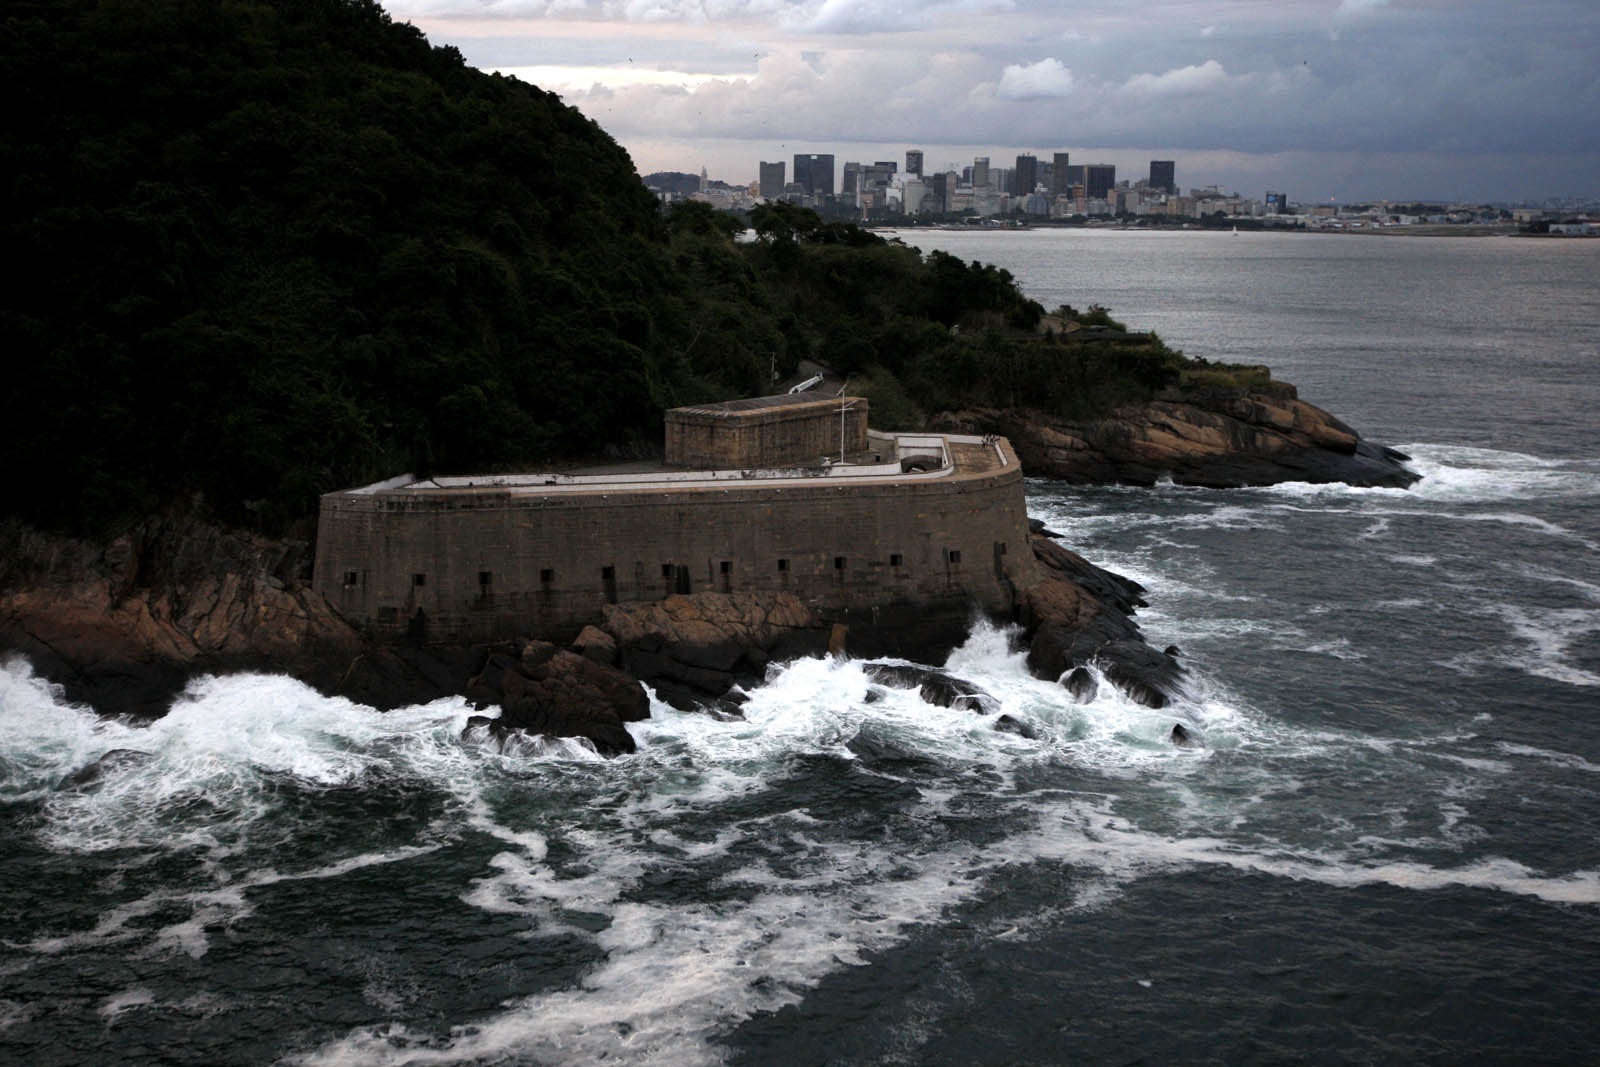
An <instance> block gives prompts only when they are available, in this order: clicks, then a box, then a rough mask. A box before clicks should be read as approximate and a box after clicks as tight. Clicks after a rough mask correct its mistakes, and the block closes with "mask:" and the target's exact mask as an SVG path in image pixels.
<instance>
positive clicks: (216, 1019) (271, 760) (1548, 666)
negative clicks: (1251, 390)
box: [0, 231, 1600, 1065]
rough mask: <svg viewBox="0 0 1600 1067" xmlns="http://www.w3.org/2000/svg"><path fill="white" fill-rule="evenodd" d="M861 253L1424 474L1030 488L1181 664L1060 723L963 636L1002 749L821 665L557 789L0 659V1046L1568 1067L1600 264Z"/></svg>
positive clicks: (353, 731)
mask: <svg viewBox="0 0 1600 1067" xmlns="http://www.w3.org/2000/svg"><path fill="white" fill-rule="evenodd" d="M906 239H907V240H908V241H910V240H915V241H917V242H919V243H925V244H930V245H940V246H942V247H946V248H948V249H949V250H950V251H952V252H954V253H956V254H958V255H961V256H963V257H965V258H979V259H983V260H985V261H987V262H994V263H998V264H1000V265H1002V266H1005V267H1006V268H1007V269H1009V270H1011V271H1012V272H1013V273H1014V274H1016V275H1017V276H1018V278H1019V279H1021V280H1022V282H1023V284H1024V285H1025V287H1026V288H1027V289H1028V290H1029V291H1030V292H1031V293H1033V294H1034V295H1035V296H1036V297H1037V298H1038V299H1040V301H1041V302H1042V303H1045V304H1046V305H1047V306H1053V305H1054V304H1057V303H1061V302H1070V303H1073V304H1075V305H1077V306H1080V307H1081V306H1084V305H1087V304H1089V303H1095V302H1097V303H1102V304H1106V305H1108V306H1110V307H1111V308H1112V309H1113V310H1114V312H1116V313H1117V314H1119V316H1120V317H1122V318H1124V319H1126V320H1128V321H1129V322H1130V324H1132V325H1135V326H1140V327H1153V328H1155V329H1156V330H1158V331H1159V332H1160V333H1161V334H1162V335H1163V336H1164V337H1165V338H1166V339H1167V340H1168V341H1169V342H1170V343H1173V344H1175V345H1177V346H1178V347H1182V348H1184V349H1185V350H1187V351H1189V352H1190V353H1191V354H1195V355H1205V356H1208V357H1209V358H1214V359H1224V358H1227V359H1245V360H1248V361H1251V362H1258V361H1259V362H1266V363H1269V364H1271V365H1272V366H1273V367H1274V368H1275V370H1277V372H1278V373H1279V376H1280V377H1283V378H1286V379H1288V380H1291V381H1295V382H1297V383H1298V384H1299V385H1300V386H1301V387H1302V393H1303V395H1305V396H1306V397H1307V398H1308V399H1310V400H1312V401H1314V402H1317V403H1320V404H1322V405H1323V406H1325V407H1328V408H1330V409H1331V410H1333V411H1334V412H1335V413H1336V414H1339V415H1341V416H1342V417H1344V418H1346V419H1347V420H1348V421H1350V422H1352V423H1353V424H1354V425H1356V426H1357V427H1358V428H1359V429H1361V430H1362V431H1363V432H1365V433H1367V434H1368V435H1369V436H1371V437H1373V438H1375V439H1377V440H1379V441H1381V442H1383V443H1385V444H1391V445H1395V446H1398V447H1400V448H1402V449H1404V450H1405V451H1407V452H1409V453H1410V454H1411V455H1412V456H1413V457H1414V465H1415V467H1416V469H1417V470H1418V471H1419V472H1420V473H1422V474H1423V475H1424V479H1423V481H1422V482H1420V483H1419V484H1418V485H1417V486H1416V487H1415V488H1413V489H1411V490H1357V489H1349V488H1344V487H1325V486H1317V487H1312V486H1305V485H1288V486H1281V487H1276V488H1271V489H1255V490H1238V491H1227V492H1217V491H1208V490H1198V489H1185V488H1178V487H1172V486H1158V487H1156V488H1155V489H1153V490H1136V489H1124V488H1116V487H1107V488H1094V489H1072V488H1069V487H1065V486H1060V485H1054V484H1051V483H1049V482H1045V481H1034V482H1032V483H1030V486H1029V494H1030V510H1031V511H1032V512H1033V513H1034V514H1035V515H1036V516H1038V517H1040V518H1043V519H1045V520H1046V521H1047V522H1048V523H1049V525H1050V526H1051V527H1052V528H1054V529H1056V530H1058V531H1060V532H1061V533H1062V534H1063V535H1064V538H1065V540H1066V542H1067V543H1068V544H1070V545H1071V546H1072V547H1074V548H1076V549H1078V550H1079V551H1081V552H1083V553H1084V554H1085V555H1087V556H1088V557H1089V558H1091V559H1093V560H1095V561H1097V562H1099V563H1101V564H1103V565H1106V566H1109V567H1111V568H1112V569H1114V570H1118V571H1120V572H1122V573H1125V574H1128V575H1130V576H1131V577H1134V578H1136V579H1137V580H1139V581H1140V582H1142V583H1144V585H1145V586H1146V587H1147V588H1148V594H1147V598H1148V600H1149V601H1150V606H1149V607H1148V608H1146V609H1145V610H1143V611H1142V612H1141V614H1140V619H1141V622H1142V624H1143V626H1144V628H1145V630H1146V632H1147V634H1148V635H1149V637H1150V639H1151V640H1152V642H1154V643H1156V644H1157V645H1166V644H1177V645H1178V646H1179V647H1180V648H1181V649H1182V658H1183V660H1184V662H1185V663H1186V664H1187V665H1188V667H1189V669H1190V682H1189V692H1188V693H1187V695H1186V696H1185V697H1184V698H1183V699H1182V700H1180V701H1179V702H1178V703H1177V704H1176V705H1175V706H1174V707H1172V708H1169V709H1166V710H1164V711H1153V710H1151V709H1147V708H1143V707H1140V706H1138V705H1136V704H1133V703H1131V702H1129V701H1127V700H1125V699H1123V698H1122V697H1121V696H1119V695H1118V694H1117V693H1116V692H1115V691H1114V690H1112V689H1111V688H1110V687H1109V686H1102V687H1101V688H1100V691H1099V693H1098V695H1097V696H1096V697H1095V699H1094V700H1092V701H1090V702H1089V703H1086V704H1081V705H1080V704H1074V703H1072V702H1071V701H1070V700H1069V699H1068V698H1067V696H1066V694H1065V692H1064V691H1063V690H1061V689H1060V688H1059V687H1057V686H1055V685H1054V684H1052V683H1047V682H1042V681H1039V680H1037V679H1033V678H1030V677H1029V676H1028V674H1027V672H1026V670H1025V669H1024V667H1023V663H1022V657H1021V654H1020V653H1018V652H1017V651H1015V650H1014V648H1013V647H1012V642H1011V640H1010V635H1008V634H1007V633H1005V632H1003V631H996V630H992V629H988V628H985V627H979V628H977V629H976V630H975V631H974V633H973V635H972V636H971V638H970V639H969V641H968V642H967V644H966V645H965V646H964V647H962V648H961V649H959V650H957V652H956V653H954V655H953V656H952V657H951V660H950V663H949V664H948V667H949V669H950V670H951V671H953V672H954V673H956V674H958V675H960V676H962V677H965V678H969V679H971V680H973V681H975V682H977V683H979V684H981V685H982V686H984V687H985V688H987V689H988V690H989V691H990V692H991V693H993V694H994V695H995V696H996V697H998V698H999V700H1000V702H1001V705H1002V708H1003V710H1004V712H1006V713H1007V714H1010V715H1012V716H1014V717H1017V718H1019V719H1022V720H1025V721H1026V722H1028V723H1029V724H1030V725H1032V726H1033V727H1034V728H1035V730H1036V732H1037V733H1038V737H1037V738H1034V739H1026V738H1022V737H1019V736H1017V735H1015V734H1010V733H1002V732H998V731H996V730H995V729H994V722H993V719H994V717H993V716H989V717H984V716H978V715H973V714H970V713H967V712H964V711H957V710H952V709H944V708H937V707H931V706H928V705H926V704H924V703H923V702H922V701H921V700H920V698H919V697H918V696H917V694H916V693H914V692H909V691H907V692H901V691H888V692H886V693H885V694H883V698H882V699H877V700H873V701H870V702H869V700H868V699H867V697H868V692H869V688H870V685H869V682H868V681H867V678H866V676H865V674H864V673H863V670H862V666H861V665H860V664H858V663H851V662H843V663H836V662H823V661H803V662H799V663H796V664H792V665H789V666H786V667H783V668H780V669H777V670H775V671H774V672H773V674H772V677H771V678H770V680H769V683H768V684H767V685H766V686H765V687H763V688H761V689H759V690H757V691H756V692H754V693H753V694H752V698H751V701H750V703H749V705H748V706H747V709H746V710H747V719H746V721H744V722H731V723H730V722H719V721H715V720H713V719H711V718H709V717H706V716H700V715H693V714H683V713H679V712H676V711H673V710H672V709H670V708H668V707H665V706H656V707H655V708H654V713H653V716H652V718H651V719H650V721H648V722H647V723H643V724H639V725H637V726H636V727H635V733H636V735H637V736H638V738H639V740H640V751H639V752H638V753H637V754H636V755H634V756H630V757H626V758H623V759H618V760H612V761H605V760H601V759H599V758H598V757H596V756H595V755H594V754H593V753H592V752H590V751H588V750H587V749H585V748H584V747H582V746H581V745H578V744H575V743H571V742H558V743H552V744H549V745H540V746H532V747H530V749H529V751H527V752H525V753H521V754H518V755H514V756H507V755H502V754H499V753H497V752H494V751H490V750H486V749H483V748H479V747H476V746H474V745H472V744H470V743H463V742H462V741H461V740H460V733H461V729H462V727H463V725H464V724H465V721H466V717H467V714H468V710H467V708H466V707H465V706H464V705H463V704H462V703H461V702H460V701H457V700H447V701H441V702H438V703H435V704H431V705H427V706H423V707H415V708H409V709H405V710H402V711H398V712H392V713H389V714H379V713H376V712H374V711H372V710H370V709H367V708H363V707H360V706H357V705H353V704H351V703H349V702H346V701H342V700H330V699H327V698H324V697H321V696H319V695H317V694H316V693H314V692H312V691H309V690H307V689H305V688H304V687H302V686H300V685H298V684H297V683H295V682H293V681H291V680H288V679H285V678H280V677H271V676H260V675H252V676H236V677H228V678H200V679H196V680H195V681H194V682H193V684H192V685H191V686H190V688H189V690H188V691H187V692H186V693H185V694H184V696H183V697H182V698H181V699H180V700H179V701H178V702H177V703H176V704H175V706H174V707H173V709H172V711H171V712H170V713H169V714H168V715H167V716H166V717H164V718H163V719H161V720H158V721H156V722H154V723H150V724H143V725H140V724H128V723H122V722H116V721H108V720H103V719H101V718H99V717H97V716H95V715H94V714H93V713H92V712H89V711H87V710H85V709H81V708H74V707H71V706H69V705H67V704H65V703H64V702H63V701H62V699H61V697H60V695H59V694H58V693H57V692H55V691H53V690H52V689H51V687H50V686H48V685H47V684H45V683H44V682H42V681H41V680H39V679H38V678H36V677H35V676H34V675H33V673H32V671H31V668H30V667H29V665H28V664H27V663H26V662H24V661H21V660H15V659H14V660H12V661H10V662H8V663H6V664H5V665H4V669H3V671H0V825H3V826H4V830H5V832H4V834H3V835H0V905H3V906H0V1061H5V1062H17V1063H27V1064H39V1065H47V1064H62V1065H67V1064H72V1065H78V1064H196V1065H198V1064H206V1065H222V1064H266V1063H283V1064H296V1065H301V1064H303V1065H334V1064H352V1065H353V1064H396V1065H398V1064H418V1065H421V1064H568V1063H592V1062H606V1063H622V1064H628V1063H651V1064H657V1063H670V1064H716V1063H728V1064H752V1065H754V1064H772V1063H796V1064H833V1063H838V1064H847V1063H871V1064H900V1063H916V1064H925V1063H926V1064H1001V1063H1041V1064H1066V1063H1074V1064H1075V1063H1134V1062H1149V1063H1164V1062H1215V1063H1226V1064H1236V1063H1278V1062H1285V1061H1290V1060H1313V1061H1321V1062H1338V1063H1348V1062H1355V1063H1400V1062H1429V1063H1451V1064H1455V1063H1464V1062H1472V1063H1482V1062H1490V1063H1494V1062H1498V1063H1534V1062H1537V1063H1590V1062H1593V1061H1594V1058H1595V1055H1596V1053H1595V1049H1596V1048H1600V1012H1597V1011H1596V1010H1595V997H1596V992H1597V989H1600V803H1597V796H1600V562H1597V561H1600V446H1597V445H1596V444H1595V441H1594V437H1593V435H1594V433H1595V431H1596V429H1597V428H1600V427H1597V416H1596V414H1595V413H1596V411H1597V409H1600V403H1597V402H1600V395H1597V392H1596V390H1597V388H1600V386H1597V382H1600V347H1597V339H1600V328H1597V327H1600V312H1597V301H1596V299H1595V294H1596V292H1597V284H1600V242H1570V243H1568V242H1557V241H1518V240H1512V239H1480V240H1465V239H1448V238H1446V239H1429V238H1414V239H1411V238H1408V239H1379V238H1359V237H1341V236H1326V237H1322V236H1306V235H1276V234H1273V235H1266V234H1263V235H1256V234H1248V235H1246V234H1241V235H1239V237H1237V238H1235V237H1232V236H1231V235H1227V234H1204V233H1180V234H1114V233H1092V232H1082V231H1079V232H1061V233H1037V234H965V233H937V234H917V235H909V234H908V235H906ZM1175 722H1182V723H1184V724H1185V725H1186V726H1187V727H1189V728H1190V729H1191V730H1192V732H1193V733H1194V734H1195V735H1196V736H1197V737H1198V738H1199V739H1200V740H1201V742H1202V744H1201V745H1200V746H1198V747H1195V748H1175V747H1173V746H1172V745H1170V744H1169V743H1168V742H1167V736H1168V734H1169V732H1170V730H1171V728H1172V725H1173V724H1174V723H1175ZM107 754H112V755H109V756H108V755H107ZM97 760H100V761H101V762H100V763H99V766H100V768H101V772H100V774H99V776H98V777H97V778H96V779H95V780H93V781H88V782H77V783H69V782H64V780H65V779H67V778H68V777H69V776H71V775H73V774H74V773H75V772H78V771H80V770H81V769H82V768H85V767H86V766H89V765H91V764H94V763H95V762H96V761H97Z"/></svg>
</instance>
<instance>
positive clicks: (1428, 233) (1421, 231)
mask: <svg viewBox="0 0 1600 1067" xmlns="http://www.w3.org/2000/svg"><path fill="white" fill-rule="evenodd" d="M866 228H867V229H869V230H873V231H878V230H885V231H896V232H904V231H918V230H926V231H928V232H952V233H1031V232H1035V231H1044V230H1099V231H1114V232H1126V233H1207V232H1211V233H1222V234H1226V233H1235V232H1237V233H1283V234H1338V235H1341V236H1343V235H1349V236H1355V237H1551V238H1561V239H1573V238H1578V239H1581V238H1582V237H1583V236H1584V235H1581V234H1548V233H1524V232H1523V231H1522V230H1521V229H1520V228H1519V227H1517V226H1516V224H1513V223H1508V224H1506V225H1500V226H1471V225H1459V226H1457V225H1450V224H1427V223H1423V224H1420V225H1414V226H1382V227H1376V226H1374V227H1366V226H1363V227H1359V228H1345V227H1332V226H1328V227H1322V226H1251V227H1248V228H1246V229H1241V230H1233V229H1231V228H1229V227H1226V226H1122V225H1115V224H1110V225H1076V226H1057V225H1052V224H1049V223H1045V224H1043V225H1032V226H1011V225H1000V226H962V225H949V224H945V223H941V224H939V225H935V226H905V225H873V226H868V227H866Z"/></svg>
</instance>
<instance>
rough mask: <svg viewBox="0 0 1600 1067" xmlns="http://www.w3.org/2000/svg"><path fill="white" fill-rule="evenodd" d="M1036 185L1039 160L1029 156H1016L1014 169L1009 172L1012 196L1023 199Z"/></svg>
mask: <svg viewBox="0 0 1600 1067" xmlns="http://www.w3.org/2000/svg"><path fill="white" fill-rule="evenodd" d="M1038 183H1039V160H1038V159H1037V158H1035V157H1034V156H1031V155H1021V156H1018V157H1017V166H1016V169H1015V170H1013V171H1012V172H1011V192H1012V195H1014V196H1019V197H1025V196H1027V195H1028V194H1029V193H1031V192H1033V187H1034V186H1035V185H1037V184H1038Z"/></svg>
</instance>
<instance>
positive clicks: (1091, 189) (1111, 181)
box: [1083, 163, 1117, 200]
mask: <svg viewBox="0 0 1600 1067" xmlns="http://www.w3.org/2000/svg"><path fill="white" fill-rule="evenodd" d="M1116 184H1117V168H1116V166H1115V165H1114V164H1111V163H1090V164H1089V165H1088V166H1086V167H1084V168H1083V185H1084V189H1085V190H1086V192H1087V193H1088V197H1089V199H1090V200H1105V199H1107V198H1108V197H1109V196H1110V194H1111V189H1112V187H1113V186H1115V185H1116Z"/></svg>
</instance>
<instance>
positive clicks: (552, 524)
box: [313, 394, 1029, 640]
mask: <svg viewBox="0 0 1600 1067" xmlns="http://www.w3.org/2000/svg"><path fill="white" fill-rule="evenodd" d="M866 421H867V402H866V401H865V400H864V399H859V398H854V399H852V398H845V399H841V398H837V397H828V398H822V399H820V400H819V399H818V398H816V397H815V395H814V394H811V395H808V394H801V395H799V396H784V397H762V398H756V399H755V400H743V401H732V402H730V403H728V404H724V405H701V406H697V407H691V408H682V409H677V410H674V411H672V412H669V413H668V416H667V427H668V429H667V455H668V458H669V460H672V461H675V462H676V463H678V464H679V465H681V466H686V467H697V468H700V469H692V470H691V469H679V468H675V467H663V468H660V469H655V470H651V471H646V472H629V473H613V474H589V475H571V474H517V475H486V476H477V477H439V478H430V479H425V480H420V481H419V480H415V479H413V478H411V477H410V476H405V477H401V478H396V479H391V480H389V481H385V482H379V483H377V484H374V485H369V486H365V487H362V488H358V489H350V490H345V491H342V492H336V493H329V494H327V495H325V496H324V497H323V498H322V504H321V517H320V521H319V524H318V532H317V553H316V569H315V577H314V579H313V581H314V583H315V586H316V588H317V590H318V591H319V592H320V593H322V594H323V595H324V596H326V597H327V598H328V600H329V601H330V602H331V603H332V604H333V605H335V606H336V607H337V608H338V609H339V610H340V611H341V612H342V613H343V614H344V615H345V616H346V617H347V618H349V619H350V620H351V621H353V622H356V623H358V624H360V625H362V626H364V627H365V628H367V629H368V630H369V631H371V632H374V633H376V634H380V635H381V634H385V633H387V634H391V635H395V636H399V635H401V634H404V633H406V632H408V631H412V632H415V631H416V630H418V629H425V632H426V633H427V635H428V636H430V637H433V638H452V639H469V640H488V639H497V638H504V637H510V636H515V635H517V634H536V635H550V636H553V637H567V636H571V635H572V634H575V633H576V632H577V630H578V629H579V628H581V627H582V626H583V625H585V624H587V623H593V622H597V621H599V619H600V617H601V609H602V606H603V605H605V604H608V603H613V604H614V603H623V602H629V601H646V600H659V599H662V598H665V597H668V596H671V595H673V594H677V593H699V592H707V591H717V592H729V593H732V592H790V593H793V594H795V595H796V596H798V597H800V598H801V599H802V600H804V601H806V602H808V603H809V604H811V605H812V606H814V607H815V608H816V609H817V610H818V611H819V612H820V613H821V614H823V616H824V617H825V618H833V619H840V618H846V619H848V618H859V617H861V616H862V615H863V614H864V613H875V612H877V611H878V610H879V609H886V608H896V607H913V608H920V607H923V606H926V607H927V608H929V609H943V610H952V609H961V610H969V611H970V610H973V609H976V610H979V611H982V612H984V613H987V614H989V615H991V616H1005V615H1009V613H1010V611H1011V609H1012V606H1013V604H1014V600H1015V593H1016V589H1015V584H1016V580H1017V577H1018V574H1019V573H1020V571H1018V570H1016V568H1020V567H1021V566H1023V561H1024V560H1026V559H1028V558H1029V552H1028V547H1027V534H1028V528H1027V514H1026V509H1025V505H1024V500H1023V491H1022V470H1021V467H1020V465H1019V464H1018V461H1017V458H1016V455H1015V453H1013V452H1012V450H1011V446H1010V444H1009V443H1008V442H1007V441H1005V440H1004V439H1003V438H995V437H989V438H980V437H971V436H961V435H945V434H882V433H877V432H872V431H868V429H867V426H866ZM841 435H842V438H843V445H842V454H841V444H840V442H841ZM824 441H826V442H827V444H830V445H832V449H831V454H830V449H829V448H827V447H826V446H824V447H820V448H819V445H823V443H824ZM841 460H842V461H841ZM424 622H425V624H426V625H425V627H423V626H422V624H423V623H424Z"/></svg>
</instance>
